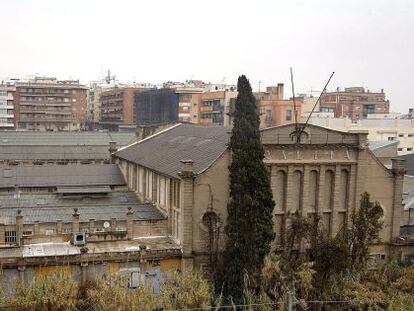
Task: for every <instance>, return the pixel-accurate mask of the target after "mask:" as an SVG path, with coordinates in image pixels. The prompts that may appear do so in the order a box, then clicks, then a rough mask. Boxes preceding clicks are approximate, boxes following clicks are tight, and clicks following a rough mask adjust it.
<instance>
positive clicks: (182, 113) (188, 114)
mask: <svg viewBox="0 0 414 311" xmlns="http://www.w3.org/2000/svg"><path fill="white" fill-rule="evenodd" d="M175 93H176V94H177V101H178V120H179V121H180V122H191V123H198V122H199V115H198V107H199V101H200V98H201V96H202V95H201V94H202V93H203V88H196V87H178V88H175Z"/></svg>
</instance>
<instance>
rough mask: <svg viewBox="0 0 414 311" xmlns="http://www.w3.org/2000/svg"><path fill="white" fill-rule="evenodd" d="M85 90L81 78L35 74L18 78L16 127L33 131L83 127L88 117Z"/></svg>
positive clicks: (78, 128) (15, 98) (15, 95)
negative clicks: (73, 78)
mask: <svg viewBox="0 0 414 311" xmlns="http://www.w3.org/2000/svg"><path fill="white" fill-rule="evenodd" d="M86 90H87V88H86V87H85V86H84V85H82V84H80V83H79V80H77V81H74V80H57V79H56V78H44V77H35V78H34V79H30V80H28V81H27V82H21V81H18V82H16V92H15V93H14V103H15V118H16V122H17V127H18V128H19V129H27V130H34V131H71V130H80V129H81V127H82V124H83V123H84V121H85V119H86V106H87V105H86Z"/></svg>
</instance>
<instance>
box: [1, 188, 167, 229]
mask: <svg viewBox="0 0 414 311" xmlns="http://www.w3.org/2000/svg"><path fill="white" fill-rule="evenodd" d="M128 207H131V209H132V211H133V212H134V219H136V220H157V219H164V216H163V215H162V213H161V212H160V211H159V210H158V209H156V208H155V207H154V206H153V205H152V204H149V203H145V204H142V203H139V202H138V200H137V198H136V196H135V194H134V193H132V192H111V193H109V194H108V196H105V197H99V198H64V197H61V196H58V195H56V194H53V193H51V194H24V193H23V194H21V195H20V198H16V197H14V196H13V195H12V194H10V195H1V196H0V223H2V224H5V225H14V224H15V223H16V214H17V210H18V209H20V210H21V215H22V216H23V221H24V223H26V224H33V223H34V222H35V221H39V222H44V223H45V222H52V223H53V222H56V220H58V219H61V220H62V221H63V222H72V214H73V212H74V208H77V209H78V213H79V215H80V221H81V222H88V221H89V219H90V218H94V219H96V220H97V221H99V220H110V219H111V218H112V217H115V218H117V219H119V220H126V212H127V211H128Z"/></svg>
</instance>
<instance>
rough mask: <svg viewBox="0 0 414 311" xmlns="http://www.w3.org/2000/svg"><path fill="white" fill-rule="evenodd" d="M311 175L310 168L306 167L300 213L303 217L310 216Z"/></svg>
mask: <svg viewBox="0 0 414 311" xmlns="http://www.w3.org/2000/svg"><path fill="white" fill-rule="evenodd" d="M309 173H310V167H309V166H307V165H305V166H304V169H303V177H302V204H301V209H300V211H299V213H300V215H302V216H303V217H307V216H308V207H309Z"/></svg>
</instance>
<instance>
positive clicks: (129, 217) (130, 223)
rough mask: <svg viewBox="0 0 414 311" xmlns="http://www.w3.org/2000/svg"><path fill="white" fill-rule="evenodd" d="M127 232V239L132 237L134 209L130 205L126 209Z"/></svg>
mask: <svg viewBox="0 0 414 311" xmlns="http://www.w3.org/2000/svg"><path fill="white" fill-rule="evenodd" d="M126 215H127V221H126V224H127V233H128V239H132V238H133V237H134V211H133V210H132V208H131V207H128V211H127V214H126Z"/></svg>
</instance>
